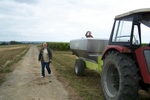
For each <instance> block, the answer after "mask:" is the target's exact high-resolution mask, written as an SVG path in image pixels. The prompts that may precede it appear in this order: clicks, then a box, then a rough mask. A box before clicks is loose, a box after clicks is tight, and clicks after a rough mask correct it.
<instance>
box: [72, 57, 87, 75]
mask: <svg viewBox="0 0 150 100" xmlns="http://www.w3.org/2000/svg"><path fill="white" fill-rule="evenodd" d="M84 69H85V62H84V61H83V60H82V59H76V62H75V67H74V71H75V74H76V75H77V76H82V75H83V73H84Z"/></svg>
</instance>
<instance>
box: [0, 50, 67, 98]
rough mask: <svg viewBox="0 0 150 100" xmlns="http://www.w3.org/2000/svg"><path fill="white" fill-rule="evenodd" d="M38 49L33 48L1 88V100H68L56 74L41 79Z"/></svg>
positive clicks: (7, 77)
mask: <svg viewBox="0 0 150 100" xmlns="http://www.w3.org/2000/svg"><path fill="white" fill-rule="evenodd" d="M37 55H38V49H37V47H31V48H30V49H29V51H28V52H27V54H26V55H25V56H24V57H23V59H22V60H21V61H19V62H18V63H17V64H15V65H14V66H15V69H14V71H13V72H12V73H10V74H9V75H7V76H6V81H5V82H4V83H3V84H2V85H1V86H0V100H68V93H67V91H66V90H65V89H64V87H63V85H62V84H61V83H60V82H59V81H58V80H57V79H56V77H55V76H54V74H53V73H52V75H51V76H46V77H45V78H41V77H40V63H39V62H38V60H37Z"/></svg>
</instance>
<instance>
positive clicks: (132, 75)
mask: <svg viewBox="0 0 150 100" xmlns="http://www.w3.org/2000/svg"><path fill="white" fill-rule="evenodd" d="M101 85H102V90H103V93H104V96H105V98H106V100H137V97H138V89H139V77H138V70H137V67H136V65H135V63H134V61H133V60H132V59H131V58H129V57H127V56H126V55H123V54H119V53H110V54H108V56H107V57H106V58H105V59H104V65H103V70H102V76H101Z"/></svg>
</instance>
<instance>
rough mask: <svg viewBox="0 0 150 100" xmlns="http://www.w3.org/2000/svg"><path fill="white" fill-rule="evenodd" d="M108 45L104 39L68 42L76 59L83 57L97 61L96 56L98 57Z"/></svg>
mask: <svg viewBox="0 0 150 100" xmlns="http://www.w3.org/2000/svg"><path fill="white" fill-rule="evenodd" d="M107 44H108V40H105V39H93V38H86V39H76V40H71V41H70V48H71V50H72V51H73V53H74V54H75V55H76V56H78V57H84V58H87V59H92V60H94V61H97V57H96V56H97V55H100V54H101V53H102V52H103V50H104V49H105V47H106V46H107Z"/></svg>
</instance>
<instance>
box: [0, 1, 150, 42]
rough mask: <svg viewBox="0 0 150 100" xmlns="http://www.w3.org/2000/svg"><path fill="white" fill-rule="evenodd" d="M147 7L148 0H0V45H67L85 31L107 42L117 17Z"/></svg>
mask: <svg viewBox="0 0 150 100" xmlns="http://www.w3.org/2000/svg"><path fill="white" fill-rule="evenodd" d="M149 7H150V1H149V0H0V41H10V40H16V41H55V42H69V41H70V40H72V39H78V38H82V37H84V35H85V33H86V31H88V30H90V31H92V34H93V36H94V37H95V38H102V39H109V36H110V33H111V30H112V25H113V22H114V17H115V16H116V15H118V14H121V13H124V12H128V11H131V10H134V9H139V8H149ZM148 37H150V34H144V41H148V42H149V38H148Z"/></svg>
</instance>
